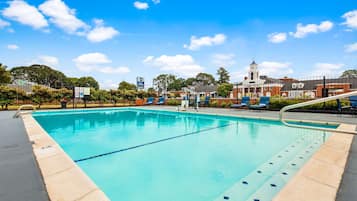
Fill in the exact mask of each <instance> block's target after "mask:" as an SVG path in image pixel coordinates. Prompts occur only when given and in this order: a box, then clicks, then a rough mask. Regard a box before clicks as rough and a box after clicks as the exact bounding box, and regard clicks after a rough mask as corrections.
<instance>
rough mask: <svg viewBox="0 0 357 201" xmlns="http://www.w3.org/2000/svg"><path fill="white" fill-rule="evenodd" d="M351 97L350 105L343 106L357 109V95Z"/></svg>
mask: <svg viewBox="0 0 357 201" xmlns="http://www.w3.org/2000/svg"><path fill="white" fill-rule="evenodd" d="M349 99H350V106H347V107H343V109H345V108H349V109H351V110H357V96H350V97H349Z"/></svg>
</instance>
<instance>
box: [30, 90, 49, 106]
mask: <svg viewBox="0 0 357 201" xmlns="http://www.w3.org/2000/svg"><path fill="white" fill-rule="evenodd" d="M31 99H32V101H33V102H34V103H36V104H38V108H41V105H42V104H43V103H46V102H51V101H52V100H53V96H52V93H51V91H50V90H49V89H48V88H47V87H43V86H34V87H32V95H31Z"/></svg>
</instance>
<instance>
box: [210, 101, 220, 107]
mask: <svg viewBox="0 0 357 201" xmlns="http://www.w3.org/2000/svg"><path fill="white" fill-rule="evenodd" d="M209 106H210V107H217V106H218V102H217V101H211V102H210V103H209Z"/></svg>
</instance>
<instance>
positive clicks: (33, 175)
mask: <svg viewBox="0 0 357 201" xmlns="http://www.w3.org/2000/svg"><path fill="white" fill-rule="evenodd" d="M14 113H15V112H13V111H12V112H7V111H1V112H0V138H1V140H0V200H1V201H47V200H49V199H48V196H47V192H46V189H45V187H44V183H43V180H42V176H41V173H40V170H39V169H38V167H37V163H36V161H35V158H34V155H33V152H32V146H31V143H30V142H29V140H28V138H27V135H26V133H25V132H26V131H25V127H24V125H23V123H22V120H21V119H20V118H18V119H13V118H12V115H13V114H14Z"/></svg>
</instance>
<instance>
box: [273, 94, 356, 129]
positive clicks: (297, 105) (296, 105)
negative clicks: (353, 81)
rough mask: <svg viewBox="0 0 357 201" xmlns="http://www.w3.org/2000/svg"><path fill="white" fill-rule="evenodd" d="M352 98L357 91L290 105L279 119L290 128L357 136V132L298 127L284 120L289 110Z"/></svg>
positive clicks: (280, 113) (281, 111)
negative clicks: (285, 113)
mask: <svg viewBox="0 0 357 201" xmlns="http://www.w3.org/2000/svg"><path fill="white" fill-rule="evenodd" d="M350 96H357V91H354V92H349V93H344V94H340V95H336V96H330V97H326V98H320V99H316V100H312V101H306V102H303V103H297V104H294V105H288V106H285V107H283V108H282V109H281V110H280V112H279V119H280V121H281V122H282V123H283V124H285V125H286V126H289V127H296V128H308V129H314V130H320V131H328V132H338V133H345V134H354V135H356V134H357V132H356V131H349V130H340V129H339V130H337V129H332V128H321V127H313V126H303V125H296V124H290V123H288V122H286V120H285V119H284V112H286V111H288V110H292V109H295V108H300V107H305V106H309V105H314V104H317V103H324V102H327V101H333V100H337V99H342V98H347V97H350ZM356 122H357V121H356Z"/></svg>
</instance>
